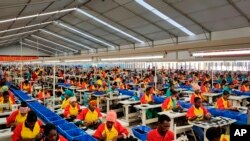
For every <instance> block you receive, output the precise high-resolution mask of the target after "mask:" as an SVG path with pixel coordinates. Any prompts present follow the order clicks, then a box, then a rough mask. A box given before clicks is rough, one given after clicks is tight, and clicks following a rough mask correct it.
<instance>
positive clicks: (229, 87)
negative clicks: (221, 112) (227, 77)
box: [223, 83, 234, 94]
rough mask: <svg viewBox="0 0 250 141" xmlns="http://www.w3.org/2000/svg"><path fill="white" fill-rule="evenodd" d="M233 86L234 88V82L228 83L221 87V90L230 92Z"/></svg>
mask: <svg viewBox="0 0 250 141" xmlns="http://www.w3.org/2000/svg"><path fill="white" fill-rule="evenodd" d="M233 88H234V84H233V83H229V84H228V85H227V86H225V87H224V88H223V91H228V92H229V93H230V94H231V93H232V89H233Z"/></svg>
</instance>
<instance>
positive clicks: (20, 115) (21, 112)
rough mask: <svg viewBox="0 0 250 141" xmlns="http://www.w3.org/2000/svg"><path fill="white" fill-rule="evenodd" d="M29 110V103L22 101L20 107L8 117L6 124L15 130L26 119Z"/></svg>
mask: <svg viewBox="0 0 250 141" xmlns="http://www.w3.org/2000/svg"><path fill="white" fill-rule="evenodd" d="M29 110H30V109H29V108H28V106H27V103H25V102H21V105H20V107H19V109H18V110H16V111H14V112H12V113H11V114H10V115H9V116H8V117H7V118H6V125H7V126H8V127H11V129H12V130H14V129H15V128H16V126H17V125H18V124H19V123H23V122H24V121H25V120H26V118H27V115H28V112H29Z"/></svg>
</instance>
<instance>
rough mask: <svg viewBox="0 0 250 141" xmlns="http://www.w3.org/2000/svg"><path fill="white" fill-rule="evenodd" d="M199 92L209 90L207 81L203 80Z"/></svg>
mask: <svg viewBox="0 0 250 141" xmlns="http://www.w3.org/2000/svg"><path fill="white" fill-rule="evenodd" d="M201 92H202V93H208V92H210V84H209V82H208V81H205V82H204V83H203V85H202V86H201Z"/></svg>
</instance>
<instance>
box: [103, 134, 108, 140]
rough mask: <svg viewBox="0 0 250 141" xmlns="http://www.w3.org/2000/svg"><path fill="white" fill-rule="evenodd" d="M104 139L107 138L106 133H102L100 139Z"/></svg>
mask: <svg viewBox="0 0 250 141" xmlns="http://www.w3.org/2000/svg"><path fill="white" fill-rule="evenodd" d="M106 138H107V135H106V132H104V133H103V134H102V139H103V140H106Z"/></svg>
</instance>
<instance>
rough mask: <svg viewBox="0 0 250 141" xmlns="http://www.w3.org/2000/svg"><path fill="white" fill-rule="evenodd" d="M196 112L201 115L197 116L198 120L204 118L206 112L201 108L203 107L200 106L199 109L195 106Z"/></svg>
mask: <svg viewBox="0 0 250 141" xmlns="http://www.w3.org/2000/svg"><path fill="white" fill-rule="evenodd" d="M194 114H195V115H196V116H200V117H199V118H197V119H196V120H203V118H204V116H203V115H204V112H203V110H202V109H201V108H199V109H197V108H194Z"/></svg>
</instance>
